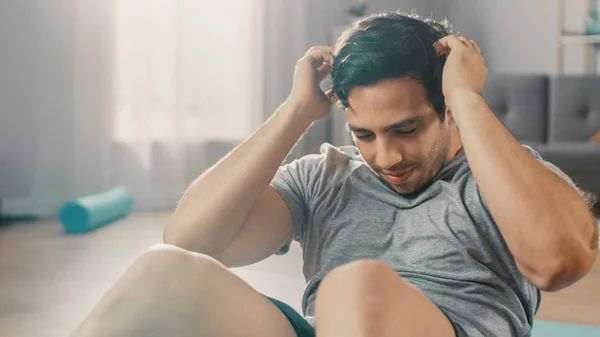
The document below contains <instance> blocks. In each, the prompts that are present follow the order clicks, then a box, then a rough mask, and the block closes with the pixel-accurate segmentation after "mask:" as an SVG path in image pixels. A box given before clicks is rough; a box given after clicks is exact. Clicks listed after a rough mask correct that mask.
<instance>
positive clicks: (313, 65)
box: [288, 46, 333, 122]
mask: <svg viewBox="0 0 600 337" xmlns="http://www.w3.org/2000/svg"><path fill="white" fill-rule="evenodd" d="M332 53H333V48H331V47H326V46H324V47H312V48H310V49H309V50H308V51H307V52H306V54H305V55H304V57H302V58H301V59H300V60H298V62H297V63H296V69H295V71H294V85H293V87H292V93H291V94H290V97H289V98H288V102H289V103H291V104H292V105H295V106H297V107H298V108H299V109H300V111H301V113H303V114H305V116H306V117H307V118H309V120H310V121H311V122H313V121H316V120H318V119H321V118H323V117H325V116H327V114H328V113H329V110H330V109H331V105H332V101H331V99H330V97H328V96H327V95H326V94H325V93H324V92H323V90H321V88H320V86H319V84H320V83H321V81H323V79H324V78H325V77H326V76H327V74H329V72H330V71H331V65H332V64H333V54H332Z"/></svg>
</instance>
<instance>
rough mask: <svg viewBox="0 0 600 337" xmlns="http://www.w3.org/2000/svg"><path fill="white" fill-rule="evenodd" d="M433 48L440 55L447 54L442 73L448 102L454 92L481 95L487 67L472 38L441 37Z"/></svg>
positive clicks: (443, 88) (443, 89) (443, 87)
mask: <svg viewBox="0 0 600 337" xmlns="http://www.w3.org/2000/svg"><path fill="white" fill-rule="evenodd" d="M435 48H436V49H437V51H438V53H440V54H441V55H448V58H447V59H446V65H445V66H444V72H443V74H442V91H443V93H444V96H445V97H446V101H447V102H449V101H450V97H451V96H452V94H453V93H455V92H464V91H466V92H472V93H476V94H478V95H481V92H482V90H483V84H484V82H485V78H486V76H487V68H486V66H485V62H484V59H483V56H482V55H481V50H480V49H479V46H478V45H477V44H476V43H475V42H474V41H473V40H467V39H466V38H465V37H457V36H454V35H450V36H446V37H443V38H441V39H440V40H439V41H438V42H437V43H436V45H435Z"/></svg>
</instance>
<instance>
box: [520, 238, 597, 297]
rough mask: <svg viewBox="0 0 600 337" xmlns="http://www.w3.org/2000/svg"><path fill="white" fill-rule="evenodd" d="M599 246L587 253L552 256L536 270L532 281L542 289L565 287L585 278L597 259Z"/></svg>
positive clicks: (550, 289) (557, 289)
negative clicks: (542, 267)
mask: <svg viewBox="0 0 600 337" xmlns="http://www.w3.org/2000/svg"><path fill="white" fill-rule="evenodd" d="M596 256H597V248H596V249H593V250H591V251H589V252H586V253H585V254H577V255H576V256H575V255H573V256H568V257H567V256H562V257H555V258H552V260H551V261H549V263H547V264H546V266H545V268H544V269H542V270H536V271H535V272H534V275H532V277H531V278H530V281H531V282H532V283H533V284H534V285H535V286H536V287H537V288H538V289H540V290H542V291H547V292H553V291H559V290H561V289H564V288H566V287H568V286H570V285H572V284H573V283H575V282H577V281H578V280H580V279H581V278H583V277H584V276H585V275H586V274H587V273H588V272H589V271H590V270H591V269H592V266H593V264H594V261H595V260H596Z"/></svg>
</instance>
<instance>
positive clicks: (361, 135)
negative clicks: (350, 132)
mask: <svg viewBox="0 0 600 337" xmlns="http://www.w3.org/2000/svg"><path fill="white" fill-rule="evenodd" d="M354 136H355V137H356V138H358V139H361V140H369V139H371V138H373V134H372V133H356V132H355V133H354Z"/></svg>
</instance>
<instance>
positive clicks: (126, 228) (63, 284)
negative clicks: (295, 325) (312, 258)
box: [0, 215, 600, 337]
mask: <svg viewBox="0 0 600 337" xmlns="http://www.w3.org/2000/svg"><path fill="white" fill-rule="evenodd" d="M165 220H166V216H164V215H132V216H130V217H129V218H127V219H126V220H125V221H122V222H119V223H116V224H112V225H110V226H107V227H105V228H102V229H100V230H98V231H96V232H93V233H90V234H87V235H83V236H66V235H64V234H63V233H62V230H61V227H60V225H59V224H58V223H56V222H37V223H29V224H18V225H13V226H10V227H3V228H0V336H3V337H4V336H11V337H12V336H15V337H30V336H31V337H39V336H43V337H64V336H67V335H68V334H69V332H71V331H72V330H73V329H74V327H75V326H76V325H77V324H78V323H79V322H80V321H81V320H82V319H83V318H84V317H85V316H86V315H87V313H89V311H90V310H91V309H92V307H93V306H94V305H95V303H97V302H98V300H99V299H100V297H101V296H102V294H104V293H105V292H106V290H107V289H108V288H109V287H110V286H111V285H112V284H114V282H116V280H117V279H118V278H119V277H120V275H121V274H122V272H123V271H124V270H125V269H126V268H127V267H128V266H129V265H131V263H132V262H133V261H134V260H135V259H136V258H137V257H138V256H139V254H141V253H142V252H143V251H144V250H146V249H147V248H148V247H149V246H151V245H152V244H155V243H159V242H161V233H162V229H163V227H164V223H165ZM301 259H302V252H301V250H300V247H299V246H298V245H297V244H294V245H293V246H292V248H291V249H290V252H289V253H288V254H286V255H284V256H272V257H270V258H268V259H266V260H264V261H262V262H260V263H257V264H255V265H252V266H248V267H244V268H236V269H234V270H233V271H234V272H235V273H236V274H238V275H239V276H240V277H242V278H243V279H244V280H245V281H246V282H248V283H249V284H250V285H251V286H252V287H254V288H255V289H257V290H258V291H260V292H261V293H264V294H266V295H268V296H272V297H274V298H278V299H280V300H282V301H284V302H286V303H289V304H290V305H291V306H292V307H293V308H294V309H296V310H298V311H300V303H301V298H302V292H303V290H304V286H305V283H304V278H303V276H302V268H301ZM536 318H537V319H543V320H552V321H562V322H572V323H579V324H588V325H598V326H600V259H598V261H596V264H595V266H594V270H593V271H592V272H591V273H590V274H589V275H588V276H586V277H585V278H584V279H582V280H581V281H579V282H578V283H576V284H575V285H573V286H571V287H570V288H568V289H566V290H563V291H560V292H556V293H545V294H544V297H543V300H542V306H541V308H540V311H539V313H538V315H537V317H536Z"/></svg>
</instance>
